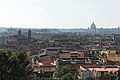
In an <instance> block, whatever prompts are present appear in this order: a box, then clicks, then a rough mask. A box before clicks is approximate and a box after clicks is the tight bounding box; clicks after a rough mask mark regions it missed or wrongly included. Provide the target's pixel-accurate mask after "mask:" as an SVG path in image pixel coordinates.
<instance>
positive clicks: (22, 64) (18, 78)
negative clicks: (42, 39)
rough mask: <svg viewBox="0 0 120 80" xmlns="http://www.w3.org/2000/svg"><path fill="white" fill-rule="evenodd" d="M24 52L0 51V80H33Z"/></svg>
mask: <svg viewBox="0 0 120 80" xmlns="http://www.w3.org/2000/svg"><path fill="white" fill-rule="evenodd" d="M32 71H33V70H32V68H31V66H30V65H29V59H28V57H27V53H26V52H25V51H16V52H12V51H10V50H0V80H33V79H32Z"/></svg>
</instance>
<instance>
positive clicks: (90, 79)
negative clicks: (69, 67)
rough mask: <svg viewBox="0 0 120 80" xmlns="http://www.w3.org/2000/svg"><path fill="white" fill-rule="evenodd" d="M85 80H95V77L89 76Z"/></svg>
mask: <svg viewBox="0 0 120 80" xmlns="http://www.w3.org/2000/svg"><path fill="white" fill-rule="evenodd" d="M85 80H96V78H95V77H92V76H90V77H87V78H85Z"/></svg>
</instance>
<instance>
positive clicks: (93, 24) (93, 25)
mask: <svg viewBox="0 0 120 80" xmlns="http://www.w3.org/2000/svg"><path fill="white" fill-rule="evenodd" d="M90 29H94V30H96V25H95V23H94V22H93V23H92V24H91V27H90Z"/></svg>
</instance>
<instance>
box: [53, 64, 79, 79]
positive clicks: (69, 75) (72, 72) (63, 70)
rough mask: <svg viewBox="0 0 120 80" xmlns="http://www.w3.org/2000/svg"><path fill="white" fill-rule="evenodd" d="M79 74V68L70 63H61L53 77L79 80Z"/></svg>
mask: <svg viewBox="0 0 120 80" xmlns="http://www.w3.org/2000/svg"><path fill="white" fill-rule="evenodd" d="M77 74H78V71H77V69H75V68H73V67H71V66H68V65H65V66H61V65H60V66H59V67H58V68H57V70H56V71H55V72H54V73H53V77H57V78H61V80H77Z"/></svg>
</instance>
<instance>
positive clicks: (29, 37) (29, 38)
mask: <svg viewBox="0 0 120 80" xmlns="http://www.w3.org/2000/svg"><path fill="white" fill-rule="evenodd" d="M30 42H31V30H30V29H29V30H28V43H30Z"/></svg>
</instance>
